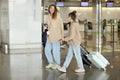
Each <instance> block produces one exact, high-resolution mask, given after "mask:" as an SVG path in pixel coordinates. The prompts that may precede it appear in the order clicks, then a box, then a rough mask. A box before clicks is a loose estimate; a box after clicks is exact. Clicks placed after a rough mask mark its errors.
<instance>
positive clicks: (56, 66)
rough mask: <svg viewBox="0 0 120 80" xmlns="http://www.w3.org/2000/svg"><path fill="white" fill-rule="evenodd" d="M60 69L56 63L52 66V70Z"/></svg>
mask: <svg viewBox="0 0 120 80" xmlns="http://www.w3.org/2000/svg"><path fill="white" fill-rule="evenodd" d="M58 68H60V65H58V64H56V63H54V64H53V66H52V69H58Z"/></svg>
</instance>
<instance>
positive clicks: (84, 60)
mask: <svg viewBox="0 0 120 80" xmlns="http://www.w3.org/2000/svg"><path fill="white" fill-rule="evenodd" d="M80 49H81V56H82V60H83V64H86V65H88V66H91V61H90V60H89V59H88V58H87V56H86V55H87V54H89V52H88V51H87V50H86V49H85V47H84V46H82V45H80Z"/></svg>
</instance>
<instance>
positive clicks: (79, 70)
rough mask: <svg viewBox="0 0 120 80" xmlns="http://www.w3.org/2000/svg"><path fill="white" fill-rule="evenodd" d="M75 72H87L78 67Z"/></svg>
mask: <svg viewBox="0 0 120 80" xmlns="http://www.w3.org/2000/svg"><path fill="white" fill-rule="evenodd" d="M75 72H85V69H80V68H79V69H76V70H75Z"/></svg>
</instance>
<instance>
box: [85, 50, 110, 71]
mask: <svg viewBox="0 0 120 80" xmlns="http://www.w3.org/2000/svg"><path fill="white" fill-rule="evenodd" d="M87 57H88V59H89V60H90V61H91V62H92V64H93V65H94V66H96V67H97V68H99V69H101V68H102V69H104V70H106V66H107V65H109V64H110V63H109V62H108V60H107V59H106V58H105V57H104V56H103V55H101V54H100V53H99V52H90V54H88V55H87Z"/></svg>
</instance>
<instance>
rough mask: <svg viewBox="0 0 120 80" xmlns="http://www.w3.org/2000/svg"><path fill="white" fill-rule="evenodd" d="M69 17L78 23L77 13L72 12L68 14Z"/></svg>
mask: <svg viewBox="0 0 120 80" xmlns="http://www.w3.org/2000/svg"><path fill="white" fill-rule="evenodd" d="M68 16H69V17H71V19H72V20H73V21H74V22H76V11H73V12H70V13H69V14H68Z"/></svg>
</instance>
